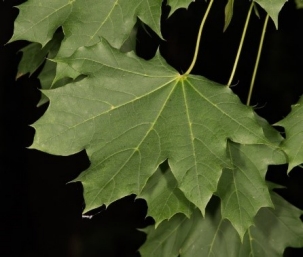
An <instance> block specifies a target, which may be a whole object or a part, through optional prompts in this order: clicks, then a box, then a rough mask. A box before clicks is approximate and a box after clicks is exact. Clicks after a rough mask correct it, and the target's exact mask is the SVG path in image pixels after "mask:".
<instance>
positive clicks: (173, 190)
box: [138, 169, 194, 227]
mask: <svg viewBox="0 0 303 257" xmlns="http://www.w3.org/2000/svg"><path fill="white" fill-rule="evenodd" d="M138 198H143V199H145V200H146V201H147V202H148V212H147V215H148V216H151V217H153V219H154V220H155V221H156V223H155V226H156V227H157V226H158V225H159V224H160V223H161V222H162V221H163V220H166V219H168V220H169V219H170V218H171V217H172V216H173V215H175V214H176V213H183V214H185V215H186V217H188V218H189V217H190V216H191V214H192V211H193V209H194V205H193V204H191V202H189V201H188V200H187V198H186V197H185V196H184V194H183V193H182V191H181V190H180V189H179V188H178V183H177V180H176V179H175V178H174V176H173V174H172V172H171V170H170V169H167V170H166V171H165V172H163V171H162V170H161V169H158V170H157V171H156V172H155V173H154V174H153V175H152V176H151V177H150V179H149V180H148V181H147V183H146V185H145V187H144V188H143V190H142V192H141V194H140V195H139V196H138Z"/></svg>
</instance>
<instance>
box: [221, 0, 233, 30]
mask: <svg viewBox="0 0 303 257" xmlns="http://www.w3.org/2000/svg"><path fill="white" fill-rule="evenodd" d="M233 13H234V0H228V2H227V4H226V6H225V23H224V29H223V31H225V30H226V29H227V27H228V26H229V24H230V22H231V19H232V17H233Z"/></svg>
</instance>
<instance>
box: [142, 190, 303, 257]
mask: <svg viewBox="0 0 303 257" xmlns="http://www.w3.org/2000/svg"><path fill="white" fill-rule="evenodd" d="M271 199H272V202H273V204H274V206H275V208H274V209H273V208H262V209H261V210H260V211H259V212H258V214H257V215H256V217H255V219H254V226H252V227H250V228H249V229H248V230H247V232H246V234H245V236H244V238H243V241H242V242H241V240H240V237H239V236H238V234H237V232H236V231H235V229H234V228H233V227H232V226H231V225H230V223H229V222H228V221H227V220H224V219H222V217H221V214H220V211H219V208H218V201H216V200H217V199H213V200H212V201H211V202H210V204H209V206H208V207H207V211H206V216H205V218H202V216H201V213H200V212H199V211H198V210H195V211H194V212H193V214H192V216H191V218H190V219H188V218H186V217H185V216H184V215H182V214H177V215H175V216H174V217H173V218H172V219H171V220H170V221H164V222H163V223H162V224H161V225H160V226H159V227H158V228H157V229H154V228H152V227H150V228H148V229H147V232H148V238H147V242H146V243H145V244H144V245H143V247H142V248H141V250H140V252H141V254H142V256H155V257H156V256H163V257H177V256H181V257H192V256H218V257H234V256H239V257H247V256H260V257H261V256H271V257H276V256H277V257H278V256H282V254H283V251H284V249H285V248H286V247H287V246H290V245H292V246H295V247H302V246H303V233H302V230H303V225H302V222H301V221H300V218H299V217H300V215H302V211H301V210H298V209H297V208H295V207H293V206H292V205H290V204H289V203H287V202H286V201H285V200H284V199H282V198H281V197H280V196H278V195H277V194H275V193H274V192H271ZM286 224H287V225H286Z"/></svg>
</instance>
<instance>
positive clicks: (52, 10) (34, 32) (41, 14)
mask: <svg viewBox="0 0 303 257" xmlns="http://www.w3.org/2000/svg"><path fill="white" fill-rule="evenodd" d="M74 2H75V0H53V1H41V0H29V1H27V2H25V3H23V4H21V5H19V6H18V7H17V8H18V9H19V15H18V17H17V19H16V21H15V25H14V34H13V37H12V38H11V40H10V42H13V41H16V40H27V41H31V42H36V43H40V44H41V45H42V47H43V46H45V45H46V44H47V43H48V42H49V41H50V40H51V39H52V38H53V34H54V33H55V31H56V29H57V28H59V27H60V26H61V25H62V24H63V23H64V22H65V21H66V19H67V18H68V17H69V15H70V14H71V12H72V9H73V4H74Z"/></svg>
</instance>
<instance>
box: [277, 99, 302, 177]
mask: <svg viewBox="0 0 303 257" xmlns="http://www.w3.org/2000/svg"><path fill="white" fill-rule="evenodd" d="M276 125H279V126H283V127H284V128H285V133H286V139H285V140H284V141H283V142H282V148H283V149H284V151H285V152H286V153H287V155H288V161H289V165H288V171H291V170H292V169H293V168H294V167H295V166H297V165H300V164H302V163H303V97H301V98H300V100H299V102H298V103H297V104H295V105H293V106H292V110H291V112H290V113H289V114H288V115H287V116H286V117H285V118H284V119H283V120H281V121H279V122H278V123H277V124H276Z"/></svg>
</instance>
